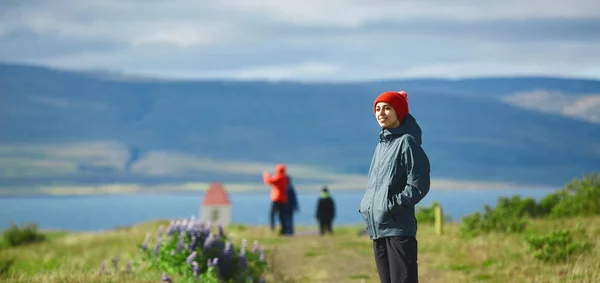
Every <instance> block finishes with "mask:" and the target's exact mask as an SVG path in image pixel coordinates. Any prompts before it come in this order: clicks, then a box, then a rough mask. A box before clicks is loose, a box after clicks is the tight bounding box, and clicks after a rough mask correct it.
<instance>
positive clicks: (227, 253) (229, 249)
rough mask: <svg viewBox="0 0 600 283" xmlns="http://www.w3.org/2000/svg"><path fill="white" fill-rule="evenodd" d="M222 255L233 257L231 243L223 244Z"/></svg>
mask: <svg viewBox="0 0 600 283" xmlns="http://www.w3.org/2000/svg"><path fill="white" fill-rule="evenodd" d="M223 255H224V256H226V257H230V256H233V245H232V244H231V242H227V243H225V248H223Z"/></svg>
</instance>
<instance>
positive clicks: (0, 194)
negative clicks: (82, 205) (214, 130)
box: [0, 186, 560, 198]
mask: <svg viewBox="0 0 600 283" xmlns="http://www.w3.org/2000/svg"><path fill="white" fill-rule="evenodd" d="M431 189H432V190H438V191H481V190H484V191H502V190H516V189H517V190H518V189H521V190H543V191H549V192H550V191H555V190H558V189H560V188H559V187H551V186H545V187H542V186H519V187H516V186H507V187H504V188H502V187H488V188H486V187H481V188H476V187H465V188H435V187H432V188H431ZM318 191H319V188H316V189H297V192H299V193H302V192H318ZM333 191H335V192H360V191H362V189H334V190H333ZM205 192H206V189H197V190H139V191H127V190H124V191H122V192H118V191H110V192H106V191H96V192H93V191H86V190H82V191H81V192H76V191H74V190H73V191H72V190H69V191H67V190H57V191H55V192H52V191H46V192H43V193H42V192H36V191H32V192H14V191H11V192H3V191H1V190H0V198H22V197H23V198H27V197H94V196H132V195H198V194H200V195H203V194H204V193H205ZM228 192H229V193H236V194H239V193H249V194H260V193H264V194H267V193H268V192H269V189H268V188H265V189H262V190H258V189H251V190H231V189H228Z"/></svg>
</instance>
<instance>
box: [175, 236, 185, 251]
mask: <svg viewBox="0 0 600 283" xmlns="http://www.w3.org/2000/svg"><path fill="white" fill-rule="evenodd" d="M179 233H180V234H179V240H178V241H177V252H181V249H183V245H184V243H185V234H184V232H179Z"/></svg>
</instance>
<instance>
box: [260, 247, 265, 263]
mask: <svg viewBox="0 0 600 283" xmlns="http://www.w3.org/2000/svg"><path fill="white" fill-rule="evenodd" d="M258 260H259V261H261V262H263V261H265V247H264V246H260V256H259V257H258Z"/></svg>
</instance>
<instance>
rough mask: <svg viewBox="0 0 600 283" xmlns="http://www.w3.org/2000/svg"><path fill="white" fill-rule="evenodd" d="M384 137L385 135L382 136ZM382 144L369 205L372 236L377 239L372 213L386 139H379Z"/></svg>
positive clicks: (379, 181) (378, 188) (378, 187)
mask: <svg viewBox="0 0 600 283" xmlns="http://www.w3.org/2000/svg"><path fill="white" fill-rule="evenodd" d="M384 139H385V137H384ZM381 144H382V146H381V147H380V150H379V152H376V153H378V156H377V157H378V159H379V160H378V161H379V162H377V174H376V175H375V176H377V179H376V180H377V182H375V190H373V195H372V196H371V207H370V213H369V215H370V218H371V219H370V221H371V225H372V227H373V229H372V230H373V237H374V238H376V239H377V237H378V235H377V227H375V216H374V215H373V204H374V203H375V194H376V193H377V190H380V189H381V188H380V183H381V176H379V173H380V172H381V165H382V163H383V161H382V160H381V158H380V155H381V152H382V151H383V152H385V149H386V148H387V140H384V141H381Z"/></svg>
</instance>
